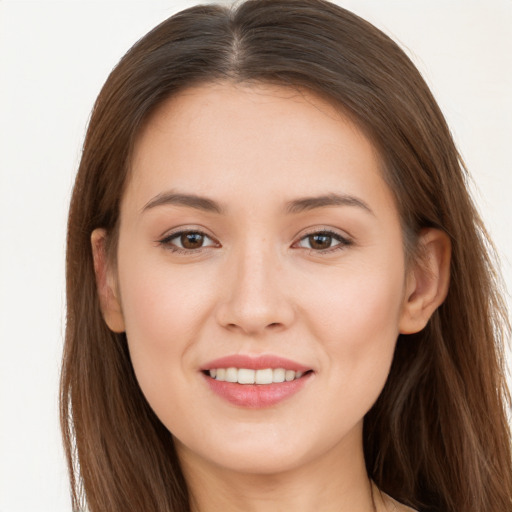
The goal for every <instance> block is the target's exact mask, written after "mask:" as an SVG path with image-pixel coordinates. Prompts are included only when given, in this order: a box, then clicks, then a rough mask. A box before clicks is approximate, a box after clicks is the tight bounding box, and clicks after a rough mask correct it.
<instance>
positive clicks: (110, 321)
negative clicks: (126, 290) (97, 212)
mask: <svg viewBox="0 0 512 512" xmlns="http://www.w3.org/2000/svg"><path fill="white" fill-rule="evenodd" d="M106 242H107V232H106V231H105V230H104V229H95V230H94V231H93V232H92V234H91V245H92V254H93V259H94V272H95V274H96V288H97V291H98V298H99V301H100V307H101V312H102V313H103V318H104V319H105V322H106V324H107V325H108V327H109V329H110V330H112V331H114V332H124V330H125V327H124V317H123V312H122V308H121V302H120V300H119V294H118V291H117V285H116V278H115V275H114V273H113V270H112V268H110V267H111V266H110V265H109V261H108V256H107V251H106Z"/></svg>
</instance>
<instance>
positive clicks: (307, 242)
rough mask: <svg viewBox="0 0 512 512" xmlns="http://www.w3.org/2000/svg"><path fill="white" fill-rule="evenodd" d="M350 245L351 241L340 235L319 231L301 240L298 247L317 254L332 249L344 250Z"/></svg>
mask: <svg viewBox="0 0 512 512" xmlns="http://www.w3.org/2000/svg"><path fill="white" fill-rule="evenodd" d="M350 244H351V242H350V240H347V239H346V238H344V237H342V236H341V235H339V234H338V233H334V232H330V231H318V232H316V233H311V234H309V235H306V236H305V237H304V238H301V240H300V241H299V243H298V244H297V246H298V247H303V248H305V249H310V250H312V251H316V252H322V251H323V252H328V251H329V250H330V249H331V250H334V249H343V248H344V247H346V246H348V245H350Z"/></svg>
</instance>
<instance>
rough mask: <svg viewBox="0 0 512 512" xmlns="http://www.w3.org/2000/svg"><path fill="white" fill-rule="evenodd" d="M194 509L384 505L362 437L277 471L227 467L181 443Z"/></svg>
mask: <svg viewBox="0 0 512 512" xmlns="http://www.w3.org/2000/svg"><path fill="white" fill-rule="evenodd" d="M177 447H178V452H179V453H180V460H181V462H182V467H183V472H184V474H185V478H186V480H187V484H188V487H189V492H190V496H191V510H192V511H193V512H215V511H218V510H222V511H223V512H235V511H237V512H238V511H240V510H244V511H246V512H274V511H275V512H277V511H283V510H294V512H313V511H315V512H316V511H318V510H322V512H375V511H376V510H379V509H380V506H379V503H380V497H379V493H378V491H376V492H375V491H374V490H373V488H372V483H371V482H370V480H369V479H368V476H367V473H366V467H365V464H364V457H363V450H362V442H361V443H356V445H354V444H353V443H345V446H337V447H334V448H333V449H331V450H329V451H328V453H325V454H323V455H322V456H321V457H317V458H316V459H315V460H314V461H312V462H309V463H307V464H303V465H298V466H297V467H295V468H291V469H289V470H285V471H282V472H279V473H274V474H250V473H241V472H238V471H232V470H230V469H226V468H221V467H219V466H216V465H214V464H213V463H210V462H208V461H205V460H204V459H201V458H199V457H197V456H196V455H195V454H192V453H190V452H187V449H186V448H185V447H183V446H182V445H181V446H179V445H178V446H177Z"/></svg>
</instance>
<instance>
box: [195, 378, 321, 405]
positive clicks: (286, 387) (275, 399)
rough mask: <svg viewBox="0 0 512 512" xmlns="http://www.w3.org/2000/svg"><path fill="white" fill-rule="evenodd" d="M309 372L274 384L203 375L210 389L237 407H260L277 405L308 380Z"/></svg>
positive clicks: (296, 391) (293, 393)
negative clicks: (236, 380)
mask: <svg viewBox="0 0 512 512" xmlns="http://www.w3.org/2000/svg"><path fill="white" fill-rule="evenodd" d="M311 375H312V374H311V373H307V374H306V375H303V376H302V377H301V378H300V379H295V380H292V381H291V382H280V383H276V384H264V385H263V384H262V385H258V384H238V383H234V382H225V381H218V380H215V379H212V378H211V377H209V376H207V375H204V378H205V380H206V382H207V384H208V386H209V387H210V389H211V390H212V391H213V392H214V393H216V394H217V395H219V396H220V397H221V398H223V399H224V400H227V401H228V402H230V403H231V404H233V405H237V406H239V407H247V408H251V409H261V408H264V407H270V406H272V405H277V404H278V403H279V402H282V401H283V400H285V399H287V398H290V397H291V396H292V395H295V393H298V392H299V391H300V390H301V389H302V388H303V387H304V385H305V384H306V383H307V381H309V379H310V377H311Z"/></svg>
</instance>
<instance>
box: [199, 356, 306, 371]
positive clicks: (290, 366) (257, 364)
mask: <svg viewBox="0 0 512 512" xmlns="http://www.w3.org/2000/svg"><path fill="white" fill-rule="evenodd" d="M212 368H247V369H248V370H263V369H264V368H273V369H274V368H284V369H285V370H294V371H296V372H306V371H308V370H311V368H308V367H307V366H304V365H302V364H299V363H297V362H295V361H292V360H291V359H285V358H284V357H279V356H274V355H271V354H267V355H261V356H247V355H243V354H233V355H231V356H226V357H221V358H219V359H215V360H213V361H210V362H209V363H206V364H205V365H203V366H202V367H201V370H203V371H204V370H211V369H212Z"/></svg>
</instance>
